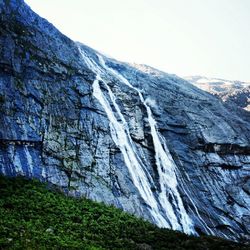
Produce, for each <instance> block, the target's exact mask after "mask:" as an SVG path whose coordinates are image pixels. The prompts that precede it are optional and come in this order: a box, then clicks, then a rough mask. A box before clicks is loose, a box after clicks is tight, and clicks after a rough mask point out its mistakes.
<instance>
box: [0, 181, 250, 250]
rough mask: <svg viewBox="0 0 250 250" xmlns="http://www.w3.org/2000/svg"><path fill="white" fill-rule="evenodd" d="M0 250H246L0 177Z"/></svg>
mask: <svg viewBox="0 0 250 250" xmlns="http://www.w3.org/2000/svg"><path fill="white" fill-rule="evenodd" d="M0 249H171V250H173V249H190V250H191V249H192V250H195V249H216V250H217V249H248V248H247V247H246V246H245V247H244V246H240V245H236V244H235V243H232V242H228V241H224V240H222V239H218V238H214V237H200V238H196V237H191V236H187V235H185V234H182V233H179V232H175V231H171V230H167V229H159V228H157V227H156V226H154V225H152V224H150V223H148V222H145V221H143V220H141V219H138V218H135V217H134V216H132V215H129V214H127V213H125V212H122V211H121V210H119V209H116V208H114V207H111V206H106V205H104V204H101V203H95V202H93V201H90V200H86V199H74V198H71V197H66V196H64V195H63V194H62V193H60V192H58V191H55V190H54V191H52V190H48V189H47V188H46V186H45V185H44V184H41V183H39V182H38V181H35V180H26V179H24V178H15V179H9V178H6V177H2V176H0Z"/></svg>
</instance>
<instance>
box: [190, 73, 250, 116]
mask: <svg viewBox="0 0 250 250" xmlns="http://www.w3.org/2000/svg"><path fill="white" fill-rule="evenodd" d="M186 80H187V81H189V82H191V83H192V84H194V85H195V86H197V87H198V88H201V89H203V90H205V91H207V92H209V93H211V94H213V95H216V96H218V97H219V98H221V99H222V100H223V102H225V103H229V104H230V105H235V106H237V107H239V108H242V109H245V110H247V111H250V83H249V82H240V81H229V80H223V79H217V78H207V77H202V76H189V77H186Z"/></svg>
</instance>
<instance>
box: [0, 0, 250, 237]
mask: <svg viewBox="0 0 250 250" xmlns="http://www.w3.org/2000/svg"><path fill="white" fill-rule="evenodd" d="M0 16H1V20H0V21H1V26H0V45H1V47H0V89H1V92H0V103H1V104H0V109H1V112H0V116H1V119H0V172H1V173H2V174H5V175H10V176H16V175H24V176H27V177H35V178H38V179H40V180H43V181H48V182H50V183H52V184H55V185H57V186H59V187H60V188H62V189H63V190H64V191H65V192H66V193H68V194H70V195H74V196H86V197H88V198H90V199H93V200H97V201H104V202H105V203H107V204H113V205H115V206H117V207H120V208H122V209H123V210H126V211H128V212H130V213H134V214H136V215H138V216H141V217H144V218H146V219H148V220H150V221H152V222H154V223H156V224H157V225H159V226H162V227H168V228H173V229H176V230H180V231H184V232H186V233H190V234H202V233H205V234H212V235H217V236H220V237H224V238H229V239H232V240H240V239H246V238H249V233H250V227H249V225H250V208H249V204H250V197H249V195H250V178H249V167H250V123H249V117H248V116H247V115H245V113H240V112H239V110H238V109H237V108H234V107H233V106H230V105H224V104H223V103H222V102H221V101H220V100H219V99H217V98H216V97H214V96H212V95H210V94H208V93H206V92H203V91H202V90H199V89H198V88H196V87H194V86H192V85H191V84H189V83H188V82H187V81H185V80H183V79H181V78H178V77H177V76H174V75H169V74H166V73H164V72H161V71H158V70H156V69H153V68H151V67H148V66H145V65H130V64H126V63H121V62H118V61H116V60H114V59H111V58H107V57H105V56H103V55H101V54H100V53H98V52H96V51H94V50H92V49H91V48H88V47H86V46H84V45H82V44H80V43H74V42H73V41H71V40H70V39H68V38H67V37H65V36H64V35H62V34H61V33H60V32H59V31H58V30H56V29H55V28H54V27H53V26H52V25H51V24H50V23H48V22H47V21H46V20H45V19H42V18H41V17H39V16H37V15H36V14H35V13H33V12H32V11H31V10H30V8H29V7H28V6H27V5H26V4H25V3H24V2H23V1H22V0H10V1H7V0H5V1H0ZM83 32H84V31H83Z"/></svg>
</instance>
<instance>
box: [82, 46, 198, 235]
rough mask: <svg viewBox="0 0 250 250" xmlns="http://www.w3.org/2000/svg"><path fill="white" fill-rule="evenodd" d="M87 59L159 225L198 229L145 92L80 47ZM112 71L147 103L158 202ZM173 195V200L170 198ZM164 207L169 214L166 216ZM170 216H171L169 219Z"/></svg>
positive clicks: (113, 128) (115, 132)
mask: <svg viewBox="0 0 250 250" xmlns="http://www.w3.org/2000/svg"><path fill="white" fill-rule="evenodd" d="M80 52H81V54H82V56H83V59H84V61H85V62H86V64H87V65H88V67H89V68H90V69H91V70H92V71H94V72H95V73H96V74H97V76H96V79H95V81H94V83H93V95H94V97H96V98H97V100H98V101H99V102H100V104H101V105H102V107H103V108H104V110H105V112H106V114H107V116H108V119H109V121H110V131H111V136H112V139H113V140H114V142H115V143H116V145H117V146H118V147H119V148H120V150H121V152H122V154H123V157H124V161H125V164H126V166H127V167H128V170H129V172H130V174H131V177H132V180H133V183H134V185H135V186H136V187H137V189H138V191H139V193H140V195H141V197H142V198H143V199H144V201H145V202H146V203H147V205H148V206H149V210H150V213H151V215H152V217H153V218H154V220H155V222H156V223H157V225H159V226H161V227H167V228H172V229H175V230H181V231H184V232H185V233H189V234H191V233H195V232H194V229H193V225H192V221H191V220H190V218H189V217H188V215H187V213H186V211H185V209H184V206H183V203H182V200H181V197H180V194H179V192H178V190H177V179H176V174H175V164H174V161H173V159H172V157H171V154H170V153H169V151H168V149H167V147H166V145H164V147H163V145H162V142H163V140H162V138H161V137H160V135H159V134H158V132H157V128H156V121H155V120H154V118H153V116H152V112H151V109H150V107H149V105H148V104H147V102H146V101H145V100H144V98H143V96H142V94H141V92H140V91H139V90H138V89H137V88H135V87H133V86H132V85H131V84H130V83H129V81H128V80H127V79H126V78H124V77H123V76H122V75H120V74H119V73H118V72H116V71H115V70H113V69H112V68H109V67H107V66H106V64H105V62H104V60H103V58H102V57H101V56H100V55H98V58H99V62H100V64H101V67H100V66H99V65H98V64H97V63H95V61H94V60H92V59H91V58H89V57H88V56H87V55H86V53H85V52H84V51H82V50H80ZM107 73H110V74H111V75H113V76H114V77H115V78H117V79H119V80H120V81H121V82H123V83H124V84H126V85H127V86H129V87H130V88H132V89H134V90H135V91H136V92H137V93H138V95H139V97H140V100H141V102H142V103H143V104H144V106H145V108H146V110H147V116H148V122H149V125H150V128H151V135H152V138H153V144H154V149H155V160H156V164H157V169H158V174H159V183H160V189H161V190H160V192H159V196H158V202H157V199H156V198H155V196H154V194H153V193H152V191H151V186H150V180H151V179H150V180H149V178H150V176H149V175H148V174H147V172H145V171H146V167H145V166H144V165H143V163H142V161H141V159H140V157H139V156H138V154H137V153H136V147H135V145H134V143H133V141H132V139H131V136H130V133H129V129H128V124H127V122H126V120H125V118H124V116H123V115H122V113H121V111H120V108H119V106H118V105H117V103H116V98H115V96H114V94H113V92H112V90H111V89H110V87H109V86H108V84H107V83H106V81H105V80H104V78H105V75H106V74H107ZM100 81H102V83H103V84H104V86H105V88H106V89H107V90H108V94H109V98H110V99H111V102H112V105H113V106H114V107H115V110H116V113H117V114H118V116H119V120H120V121H121V122H119V121H118V120H117V118H116V116H115V114H114V113H113V111H112V108H111V106H110V103H109V102H108V100H107V99H106V97H105V96H104V94H103V93H102V90H101V88H100V84H99V82H100ZM169 198H170V199H171V202H170V201H169ZM161 211H164V214H165V216H162V212H161ZM166 218H167V219H166Z"/></svg>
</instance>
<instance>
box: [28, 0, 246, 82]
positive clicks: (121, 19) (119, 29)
mask: <svg viewBox="0 0 250 250" xmlns="http://www.w3.org/2000/svg"><path fill="white" fill-rule="evenodd" d="M25 2H26V3H28V4H29V5H30V6H31V8H32V9H33V10H34V11H36V12H37V13H38V14H40V15H41V16H42V17H44V18H46V19H48V20H49V21H50V22H51V23H53V24H54V25H55V26H56V27H57V28H58V29H59V30H60V31H62V32H63V33H64V34H66V35H67V36H69V37H70V38H72V39H73V40H77V41H80V42H82V43H85V44H87V45H89V46H90V47H92V48H94V49H97V50H99V51H102V52H104V53H106V54H108V55H110V56H112V57H114V58H116V59H119V60H123V61H128V62H136V63H145V64H148V65H151V66H153V67H156V68H159V69H162V70H164V71H166V72H168V73H175V74H177V75H180V76H187V75H204V76H208V77H220V78H225V79H231V80H242V81H250V0H70V1H69V0H40V1H38V0H25Z"/></svg>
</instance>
